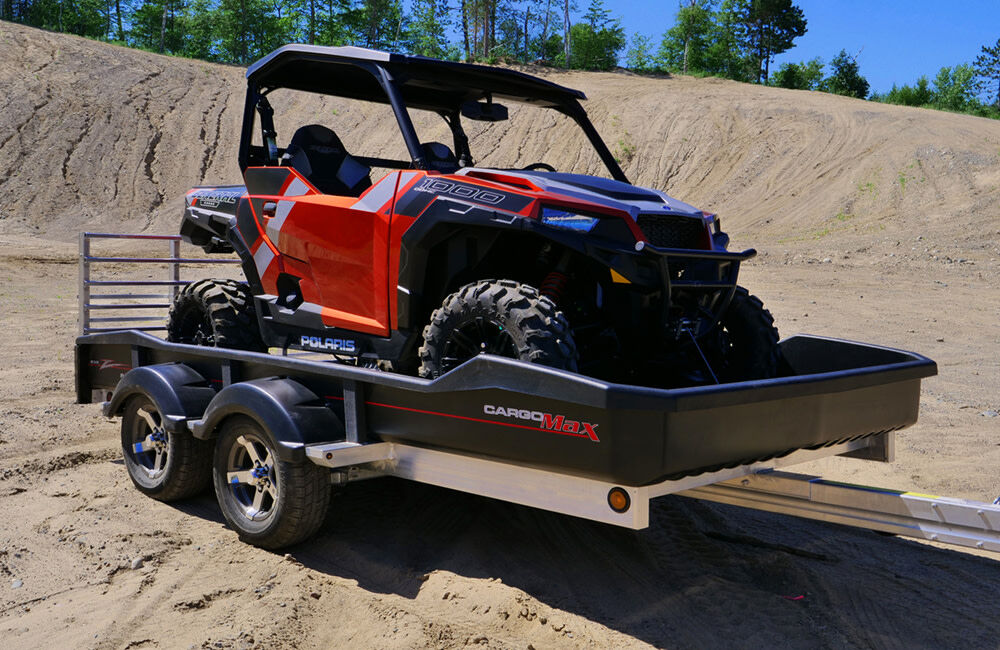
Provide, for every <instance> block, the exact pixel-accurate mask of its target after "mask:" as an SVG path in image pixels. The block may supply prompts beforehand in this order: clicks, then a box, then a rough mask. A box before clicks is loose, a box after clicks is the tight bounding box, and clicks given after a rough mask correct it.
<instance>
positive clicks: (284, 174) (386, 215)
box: [246, 167, 398, 336]
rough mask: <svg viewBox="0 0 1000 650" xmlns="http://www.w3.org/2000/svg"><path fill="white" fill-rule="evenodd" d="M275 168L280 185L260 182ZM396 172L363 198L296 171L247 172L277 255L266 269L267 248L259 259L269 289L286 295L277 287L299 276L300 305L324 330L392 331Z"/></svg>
mask: <svg viewBox="0 0 1000 650" xmlns="http://www.w3.org/2000/svg"><path fill="white" fill-rule="evenodd" d="M260 172H266V173H260ZM275 173H280V175H281V179H280V184H279V181H278V179H274V178H272V179H271V180H270V182H269V183H259V182H256V181H257V179H256V178H255V177H257V176H270V177H274V176H275ZM397 177H398V174H396V173H392V174H388V175H386V176H385V177H383V178H382V179H381V180H380V181H379V182H377V183H376V184H375V185H373V186H372V187H370V188H369V189H368V190H366V191H365V192H364V193H363V194H362V195H361V196H360V197H349V196H335V195H331V194H322V193H320V192H319V191H318V190H317V189H316V188H315V187H313V186H312V185H311V184H309V183H308V181H306V180H305V179H304V178H302V176H301V175H300V174H298V172H296V171H295V170H294V169H291V168H287V167H286V168H263V169H262V168H250V169H247V173H246V181H247V189H248V191H249V193H250V195H251V197H252V205H253V207H254V212H255V215H256V217H257V222H258V224H259V230H260V232H261V234H262V235H263V239H264V240H265V241H264V245H267V246H268V247H269V248H270V250H271V251H272V252H273V253H274V259H273V260H271V261H269V262H268V263H267V264H266V265H264V266H265V268H263V269H262V268H261V266H262V265H263V264H262V263H263V262H264V261H266V260H265V259H261V258H266V257H267V253H266V252H265V253H264V254H263V255H260V256H258V255H255V256H254V257H255V260H257V266H258V271H259V272H260V275H261V284H262V285H263V288H264V291H265V292H267V293H272V294H275V295H278V296H281V291H280V289H282V288H284V287H283V286H281V287H279V284H282V283H287V282H289V281H293V282H295V281H297V282H298V286H299V288H300V291H301V296H302V299H303V303H302V304H301V305H298V306H297V310H304V311H305V312H307V313H313V314H316V315H318V316H319V318H321V320H322V324H323V325H325V326H327V327H340V328H344V329H348V330H352V331H357V332H363V333H366V334H374V335H376V336H388V335H389V301H388V297H389V286H388V279H387V271H388V269H387V265H388V237H389V220H390V213H391V209H392V197H393V195H394V191H395V186H396V180H397ZM264 185H269V187H265V186H264ZM257 190H263V191H264V192H266V193H264V192H261V193H258V191H257ZM283 274H284V278H282V277H281V276H282V275H283ZM289 278H291V280H289Z"/></svg>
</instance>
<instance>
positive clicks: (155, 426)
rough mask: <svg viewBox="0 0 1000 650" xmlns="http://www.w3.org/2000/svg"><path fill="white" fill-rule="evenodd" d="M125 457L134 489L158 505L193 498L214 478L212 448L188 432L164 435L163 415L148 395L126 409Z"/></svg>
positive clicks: (138, 397)
mask: <svg viewBox="0 0 1000 650" xmlns="http://www.w3.org/2000/svg"><path fill="white" fill-rule="evenodd" d="M122 454H123V455H124V457H125V468H126V469H127V470H128V475H129V478H131V479H132V483H133V484H135V487H136V488H137V489H138V490H139V491H140V492H142V493H143V494H146V495H149V496H151V497H153V498H154V499H157V500H158V501H174V500H177V499H183V498H186V497H190V496H194V495H196V494H198V493H199V492H201V491H203V490H204V489H205V488H206V487H208V484H209V481H211V478H212V444H211V443H210V442H206V441H203V440H198V439H197V438H195V437H194V436H192V435H191V434H190V433H189V432H187V431H184V432H180V433H167V432H166V431H164V430H163V422H162V418H161V416H160V412H159V410H158V409H157V408H156V405H155V404H154V403H153V401H152V400H151V399H150V398H149V397H147V396H146V395H136V396H134V397H132V398H131V399H129V401H128V403H127V404H126V405H125V412H124V414H123V416H122Z"/></svg>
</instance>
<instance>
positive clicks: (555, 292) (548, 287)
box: [539, 271, 569, 305]
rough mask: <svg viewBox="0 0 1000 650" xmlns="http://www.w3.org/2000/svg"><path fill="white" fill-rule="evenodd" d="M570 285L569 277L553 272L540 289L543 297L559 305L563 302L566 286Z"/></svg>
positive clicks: (547, 276) (546, 277)
mask: <svg viewBox="0 0 1000 650" xmlns="http://www.w3.org/2000/svg"><path fill="white" fill-rule="evenodd" d="M567 284H569V276H567V275H566V274H565V273H560V272H559V271H551V272H550V273H549V274H548V275H546V276H545V281H544V282H542V286H541V288H540V289H539V291H540V292H541V294H542V295H543V296H546V297H548V298H549V300H551V301H552V302H554V303H556V304H557V305H558V304H559V302H560V301H561V300H562V297H563V292H565V291H566V285H567Z"/></svg>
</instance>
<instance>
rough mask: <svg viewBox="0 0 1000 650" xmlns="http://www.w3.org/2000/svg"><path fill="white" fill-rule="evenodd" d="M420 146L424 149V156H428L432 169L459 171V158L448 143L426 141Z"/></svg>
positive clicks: (428, 162)
mask: <svg viewBox="0 0 1000 650" xmlns="http://www.w3.org/2000/svg"><path fill="white" fill-rule="evenodd" d="M420 147H421V149H423V151H424V157H426V158H427V166H428V167H429V168H430V169H433V170H435V171H439V172H446V173H450V172H454V171H458V158H456V157H455V154H453V153H452V151H451V149H449V148H448V145H446V144H441V143H440V142H425V143H424V144H422V145H420Z"/></svg>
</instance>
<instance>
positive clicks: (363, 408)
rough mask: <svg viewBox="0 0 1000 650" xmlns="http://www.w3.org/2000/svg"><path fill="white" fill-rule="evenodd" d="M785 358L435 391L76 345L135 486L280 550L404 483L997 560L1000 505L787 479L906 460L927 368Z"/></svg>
mask: <svg viewBox="0 0 1000 650" xmlns="http://www.w3.org/2000/svg"><path fill="white" fill-rule="evenodd" d="M86 239H87V237H86V236H85V237H84V240H86ZM81 251H82V252H83V253H84V254H83V255H81V296H83V295H84V294H85V293H88V292H89V290H90V288H91V286H93V285H99V281H94V280H91V279H90V270H89V264H90V263H91V262H92V261H111V258H108V257H94V256H90V255H89V246H83V245H81ZM177 258H178V255H177V254H176V252H175V254H173V255H172V258H169V259H163V258H141V259H143V260H145V261H147V262H157V261H160V262H167V263H170V264H171V265H172V269H175V268H176V264H177V262H176V259H177ZM116 259H118V260H120V259H121V258H116ZM171 273H172V278H173V279H172V280H170V281H165V282H164V284H170V283H171V282H178V283H179V280H176V271H174V270H172V271H171ZM119 282H120V284H121V285H127V284H128V283H127V282H125V281H119ZM147 282H148V281H147ZM173 286H175V285H173ZM88 295H89V294H88ZM102 304H104V305H105V306H107V303H102ZM90 305H91V303H90V302H87V301H81V306H82V309H83V313H82V319H81V322H82V323H87V322H89V319H88V312H89V308H90ZM123 305H125V304H124V303H123ZM780 347H781V353H782V357H783V359H784V360H785V364H786V368H785V371H784V372H783V373H782V376H780V377H776V378H772V379H763V380H755V381H746V382H738V383H730V384H720V385H709V386H698V387H691V388H678V389H657V388H646V387H640V386H630V385H621V384H614V383H608V382H604V381H600V380H596V379H592V378H588V377H584V376H581V375H578V374H575V373H571V372H567V371H563V370H557V369H552V368H546V367H542V366H538V365H532V364H528V363H525V362H521V361H517V360H513V359H507V358H502V357H497V356H492V355H480V356H478V357H474V358H472V359H471V360H469V361H467V362H465V363H464V364H462V365H460V366H459V367H457V368H455V369H453V370H451V371H450V372H448V373H446V374H444V375H442V376H440V377H438V378H436V379H433V380H431V379H422V378H417V377H410V376H405V375H401V374H396V373H387V372H381V371H379V370H377V369H368V368H363V367H357V366H351V365H346V364H343V363H335V362H332V361H327V360H322V361H318V360H316V359H315V356H313V357H312V358H303V357H302V356H288V355H287V354H267V353H260V352H249V351H237V350H228V349H219V348H212V347H204V346H197V345H188V344H181V343H169V342H166V341H164V340H162V339H159V338H157V337H155V336H152V335H150V334H148V333H146V332H142V331H138V330H136V329H130V330H111V331H97V332H92V333H84V334H82V335H81V336H80V337H79V338H78V339H77V341H76V390H77V400H78V402H80V403H93V402H100V403H102V405H103V412H104V414H105V415H107V416H109V417H112V416H122V445H123V452H124V457H125V464H126V467H127V468H128V471H129V474H130V477H131V478H132V480H133V482H134V483H135V485H136V487H137V488H138V489H139V490H140V491H142V492H144V493H146V494H148V495H150V496H152V497H154V498H157V499H161V500H165V501H166V500H173V499H178V498H182V497H185V496H190V495H192V494H194V493H196V492H199V491H201V490H203V489H204V488H206V487H207V484H208V483H209V482H213V483H214V486H215V492H216V495H217V497H218V500H219V503H220V507H221V509H222V512H223V515H224V516H225V518H226V520H227V521H228V522H229V524H230V526H231V527H233V528H234V529H235V530H236V531H237V532H238V533H239V535H240V537H241V538H242V539H244V540H245V541H248V542H250V543H253V544H257V545H259V546H263V547H266V548H279V547H282V546H286V545H289V544H292V543H295V542H298V541H301V540H303V539H305V538H307V537H308V536H310V535H311V534H313V533H314V532H315V531H316V530H317V529H318V527H319V526H320V524H321V523H322V521H323V518H324V516H325V513H326V508H327V505H328V502H329V497H330V485H331V483H332V484H335V485H343V484H346V483H348V482H351V481H356V480H363V479H369V478H376V477H380V476H396V477H400V478H405V479H410V480H414V481H419V482H422V483H428V484H432V485H437V486H442V487H446V488H451V489H456V490H461V491H465V492H471V493H474V494H479V495H482V496H487V497H491V498H497V499H503V500H506V501H510V502H514V503H519V504H523V505H528V506H532V507H537V508H542V509H546V510H551V511H554V512H561V513H565V514H570V515H574V516H578V517H584V518H587V519H592V520H595V521H600V522H604V523H608V524H614V525H618V526H624V527H628V528H633V529H641V528H645V527H647V526H648V525H649V503H650V501H651V500H652V499H654V498H656V497H659V496H662V495H666V494H681V495H684V496H689V497H694V498H699V499H706V500H711V501H718V502H723V503H728V504H734V505H740V506H745V507H751V508H757V509H761V510H768V511H773V512H780V513H786V514H792V515H796V516H800V517H805V518H811V519H819V520H822V521H829V522H835V523H841V524H846V525H853V526H859V527H863V528H869V529H873V530H879V531H885V532H889V533H896V534H900V535H906V536H911V537H918V538H924V539H930V540H936V541H940V542H946V543H952V544H957V545H962V546H970V547H976V548H984V549H989V550H993V551H1000V506H997V505H995V504H986V503H977V502H971V501H964V500H957V499H948V498H943V497H936V496H929V495H921V494H915V493H908V492H899V491H895V490H880V489H876V488H869V487H864V486H857V485H848V484H843V483H837V482H831V481H826V480H823V479H822V478H819V477H813V476H804V475H799V474H792V473H788V472H786V471H784V468H787V467H790V466H792V465H794V464H796V463H802V462H806V461H810V460H814V459H818V458H822V457H827V456H832V455H844V456H851V457H855V458H862V459H866V460H872V461H883V462H885V461H890V460H892V457H893V439H894V435H895V432H896V431H897V430H899V429H901V428H903V427H906V426H909V425H911V424H913V423H914V422H915V421H916V419H917V411H918V402H919V393H920V382H921V380H922V379H923V378H926V377H929V376H932V375H934V374H935V373H936V365H935V364H934V362H933V361H931V360H929V359H927V358H925V357H923V356H920V355H918V354H915V353H912V352H905V351H902V350H894V349H890V348H885V347H879V346H874V345H868V344H863V343H855V342H850V341H841V340H835V339H829V338H823V337H816V336H808V335H797V336H792V337H789V338H787V339H785V340H783V341H781V343H780Z"/></svg>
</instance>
